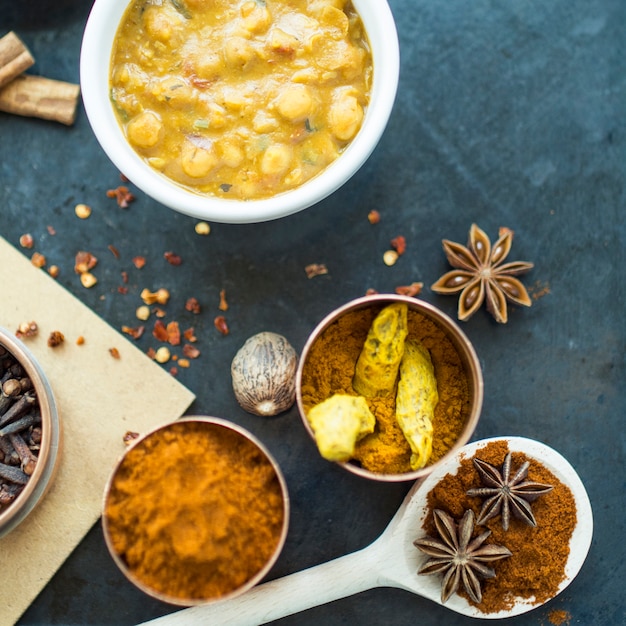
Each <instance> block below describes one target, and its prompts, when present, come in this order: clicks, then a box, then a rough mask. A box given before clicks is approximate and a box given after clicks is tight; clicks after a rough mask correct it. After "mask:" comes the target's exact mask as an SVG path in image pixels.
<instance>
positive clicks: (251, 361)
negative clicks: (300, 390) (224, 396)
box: [230, 332, 298, 416]
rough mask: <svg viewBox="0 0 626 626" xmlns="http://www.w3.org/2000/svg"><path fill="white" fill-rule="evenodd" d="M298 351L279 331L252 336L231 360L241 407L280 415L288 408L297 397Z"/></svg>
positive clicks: (250, 411)
mask: <svg viewBox="0 0 626 626" xmlns="http://www.w3.org/2000/svg"><path fill="white" fill-rule="evenodd" d="M297 366H298V355H297V354H296V351H295V350H294V349H293V347H292V346H291V344H290V343H289V342H288V341H287V339H285V337H283V336H282V335H279V334H277V333H272V332H261V333H258V334H256V335H253V336H252V337H250V338H249V339H248V340H247V341H246V342H245V343H244V345H243V346H242V347H241V348H240V349H239V351H238V352H237V354H236V355H235V357H234V358H233V361H232V364H231V368H230V371H231V376H232V380H233V391H234V393H235V398H236V399H237V402H238V403H239V404H240V405H241V408H242V409H244V410H245V411H248V412H249V413H254V414H255V415H263V416H271V415H277V414H278V413H282V412H283V411H286V410H287V409H289V408H290V407H291V406H292V405H293V403H294V402H295V397H296V368H297Z"/></svg>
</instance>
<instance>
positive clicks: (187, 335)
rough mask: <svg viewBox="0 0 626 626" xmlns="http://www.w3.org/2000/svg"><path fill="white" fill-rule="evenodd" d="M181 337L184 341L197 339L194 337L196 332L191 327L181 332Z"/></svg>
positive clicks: (193, 341)
mask: <svg viewBox="0 0 626 626" xmlns="http://www.w3.org/2000/svg"><path fill="white" fill-rule="evenodd" d="M183 337H184V338H185V340H186V341H191V342H192V343H195V342H196V341H198V338H197V337H196V332H195V330H194V328H193V327H191V328H188V329H187V330H185V331H184V332H183Z"/></svg>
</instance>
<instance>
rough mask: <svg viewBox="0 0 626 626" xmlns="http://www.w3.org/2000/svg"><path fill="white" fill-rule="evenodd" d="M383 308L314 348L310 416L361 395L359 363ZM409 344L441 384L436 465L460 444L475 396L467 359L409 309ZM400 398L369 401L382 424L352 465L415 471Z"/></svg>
mask: <svg viewBox="0 0 626 626" xmlns="http://www.w3.org/2000/svg"><path fill="white" fill-rule="evenodd" d="M381 309H382V306H375V305H372V306H369V307H363V308H360V309H356V310H352V311H349V312H347V313H345V314H344V315H342V316H341V317H340V318H338V319H337V320H335V321H334V322H333V323H332V324H330V325H329V326H328V327H327V328H326V329H325V330H324V331H323V332H322V333H321V334H320V336H319V337H318V339H317V340H316V342H315V343H314V344H313V346H311V348H310V351H309V355H308V358H307V360H306V363H304V364H303V370H302V385H301V393H302V403H303V406H304V410H305V412H307V413H308V411H309V410H310V409H311V407H313V406H315V405H316V404H319V403H320V402H322V401H324V400H325V399H326V398H328V397H330V396H332V395H333V394H338V393H339V394H349V395H359V394H358V393H357V391H356V390H355V389H354V388H353V386H352V380H353V378H354V374H355V368H356V363H357V360H358V358H359V355H360V353H361V350H362V348H363V345H364V342H365V340H366V337H367V334H368V332H369V329H370V327H371V325H372V322H373V320H374V319H375V317H376V315H377V314H378V313H379V312H380V310H381ZM407 327H408V334H407V340H413V341H416V342H420V343H421V344H422V345H423V346H424V347H425V348H426V349H427V350H428V352H429V353H430V356H431V360H432V364H433V366H434V370H435V376H436V380H437V392H438V396H439V402H438V403H437V405H436V407H435V410H434V416H433V418H432V425H433V442H432V453H431V456H430V460H429V462H428V464H432V463H435V462H436V461H438V460H439V459H440V458H441V457H443V456H444V455H445V454H446V452H447V451H448V450H449V449H450V448H451V447H452V446H453V445H454V443H455V441H456V440H457V439H458V438H459V436H460V434H461V432H462V431H463V427H464V425H465V421H466V419H467V416H468V413H469V404H470V392H469V382H468V379H467V375H466V373H465V370H464V368H463V364H462V362H461V358H460V356H459V354H458V352H457V350H456V348H455V347H454V345H453V343H452V342H451V341H450V339H449V338H448V337H447V335H446V333H445V331H444V330H443V329H442V328H441V327H439V326H438V325H437V324H436V323H435V322H434V321H432V320H430V319H429V318H427V317H426V316H424V315H422V314H421V313H419V312H418V311H415V310H413V309H409V311H408V319H407ZM395 402H396V393H395V389H394V392H393V393H391V394H388V395H385V396H379V397H372V398H367V403H368V405H369V408H370V411H371V412H372V413H373V414H374V416H375V418H376V427H375V430H374V432H373V433H372V434H370V435H367V436H365V437H363V438H362V439H360V440H359V441H358V442H357V443H356V446H355V452H354V457H353V459H352V461H351V462H352V463H356V464H359V465H360V466H361V467H363V468H364V469H367V470H369V471H371V472H374V473H380V474H404V473H406V472H410V471H411V448H410V446H409V443H408V441H407V439H406V437H405V435H404V433H403V432H402V429H401V428H400V425H399V424H398V421H397V419H396V407H395Z"/></svg>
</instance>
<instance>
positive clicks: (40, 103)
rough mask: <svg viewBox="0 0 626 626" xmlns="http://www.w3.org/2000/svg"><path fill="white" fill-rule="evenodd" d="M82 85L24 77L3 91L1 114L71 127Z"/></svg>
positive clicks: (16, 79) (0, 98) (0, 92)
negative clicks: (37, 119)
mask: <svg viewBox="0 0 626 626" xmlns="http://www.w3.org/2000/svg"><path fill="white" fill-rule="evenodd" d="M79 93H80V87H79V85H75V84H73V83H66V82H64V81H60V80H54V79H51V78H44V77H43V76H31V75H30V74H22V75H21V76H18V77H17V78H15V79H14V80H12V81H11V82H10V83H9V84H8V85H5V86H4V87H3V88H1V89H0V111H4V112H5V113H14V114H16V115H24V116H26V117H39V118H41V119H45V120H53V121H55V122H61V124H66V125H68V126H70V125H71V124H73V123H74V120H75V119H76V106H77V103H78V96H79Z"/></svg>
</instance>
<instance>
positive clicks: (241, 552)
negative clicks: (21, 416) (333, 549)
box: [104, 422, 284, 599]
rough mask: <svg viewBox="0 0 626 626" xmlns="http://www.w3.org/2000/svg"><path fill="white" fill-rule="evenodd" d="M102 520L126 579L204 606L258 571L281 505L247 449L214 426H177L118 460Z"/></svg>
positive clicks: (277, 527) (268, 473)
mask: <svg viewBox="0 0 626 626" xmlns="http://www.w3.org/2000/svg"><path fill="white" fill-rule="evenodd" d="M104 516H105V523H106V531H107V532H108V533H109V536H110V539H111V544H112V546H113V549H114V551H115V552H116V553H117V554H118V555H119V556H120V558H121V559H122V561H123V562H124V564H125V565H126V566H127V567H128V569H129V571H130V573H131V574H132V576H134V577H135V578H136V579H137V580H139V581H140V582H141V583H143V584H144V585H146V586H148V587H149V588H151V589H153V590H156V591H157V592H159V593H162V594H166V595H167V596H169V597H175V598H181V599H187V598H190V599H207V598H219V597H221V596H223V595H225V594H227V593H229V592H231V591H233V590H235V589H237V588H238V587H240V586H241V585H244V584H245V583H246V582H247V581H248V580H250V579H251V578H252V577H254V576H255V575H256V574H257V573H258V572H259V571H260V570H261V569H262V568H263V567H264V566H265V564H266V563H267V562H268V560H269V559H270V558H271V557H272V555H273V553H274V552H275V550H276V548H277V546H278V543H279V541H280V537H281V532H282V528H283V523H284V501H283V496H282V489H281V485H280V481H279V479H278V477H277V474H276V472H275V470H274V468H273V466H272V464H271V463H270V462H269V460H268V459H267V457H266V456H265V455H264V454H263V453H262V452H261V450H260V449H259V448H258V447H257V446H256V445H255V444H253V443H252V442H250V441H249V440H247V439H244V438H242V437H241V436H240V435H239V434H237V433H235V432H234V431H232V430H230V429H228V428H224V427H221V426H218V425H212V424H203V423H196V422H177V423H175V424H172V425H170V426H169V427H168V428H167V429H165V430H161V431H156V432H155V433H153V434H152V435H149V436H148V437H147V438H145V439H143V440H141V441H139V442H137V443H136V444H135V445H134V446H133V447H132V448H131V449H130V450H129V451H128V452H127V454H126V457H125V459H124V460H123V461H122V463H121V466H120V468H119V471H118V472H117V473H116V476H115V477H114V479H113V482H112V486H111V491H110V494H109V495H108V497H107V498H106V503H105V512H104Z"/></svg>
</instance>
